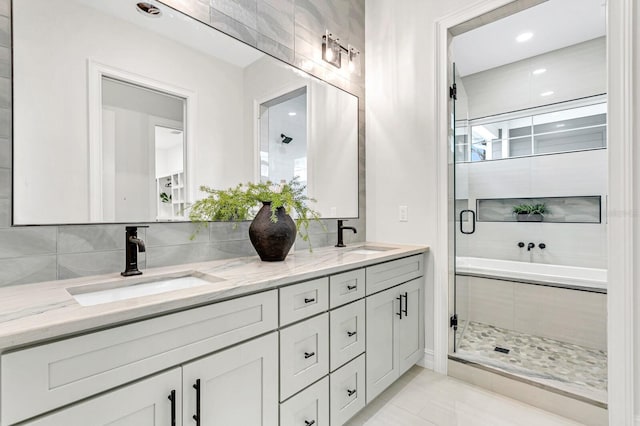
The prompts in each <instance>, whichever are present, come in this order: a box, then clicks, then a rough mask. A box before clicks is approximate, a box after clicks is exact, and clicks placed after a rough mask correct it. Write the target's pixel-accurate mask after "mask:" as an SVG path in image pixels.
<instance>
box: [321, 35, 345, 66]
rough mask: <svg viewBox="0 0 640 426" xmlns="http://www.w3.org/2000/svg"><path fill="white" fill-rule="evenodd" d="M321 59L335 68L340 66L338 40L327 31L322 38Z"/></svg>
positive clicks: (340, 52) (340, 53) (340, 51)
mask: <svg viewBox="0 0 640 426" xmlns="http://www.w3.org/2000/svg"><path fill="white" fill-rule="evenodd" d="M322 59H324V60H325V61H326V62H329V63H330V64H331V65H333V66H334V67H336V68H340V67H341V66H342V46H340V39H338V37H336V36H334V35H333V34H331V33H330V32H329V30H327V31H326V32H325V34H324V35H323V36H322Z"/></svg>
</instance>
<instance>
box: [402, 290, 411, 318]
mask: <svg viewBox="0 0 640 426" xmlns="http://www.w3.org/2000/svg"><path fill="white" fill-rule="evenodd" d="M400 297H404V309H403V310H402V313H403V314H404V316H405V317H408V316H409V314H408V313H407V310H408V306H409V293H407V292H406V291H405V292H404V294H401V295H400ZM400 304H401V305H402V303H400Z"/></svg>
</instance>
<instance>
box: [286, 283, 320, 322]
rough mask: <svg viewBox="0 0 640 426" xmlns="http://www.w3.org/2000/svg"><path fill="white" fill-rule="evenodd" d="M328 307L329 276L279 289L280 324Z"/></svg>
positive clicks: (317, 312)
mask: <svg viewBox="0 0 640 426" xmlns="http://www.w3.org/2000/svg"><path fill="white" fill-rule="evenodd" d="M328 308H329V278H327V277H325V278H319V279H317V280H311V281H307V282H303V283H299V284H294V285H290V286H288V287H282V288H281V289H280V325H281V326H283V325H287V324H291V323H292V322H296V321H300V320H302V319H305V318H308V317H310V316H312V315H315V314H319V313H320V312H324V311H326V310H327V309H328Z"/></svg>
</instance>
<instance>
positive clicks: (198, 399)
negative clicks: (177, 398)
mask: <svg viewBox="0 0 640 426" xmlns="http://www.w3.org/2000/svg"><path fill="white" fill-rule="evenodd" d="M193 388H194V389H195V390H196V414H194V415H193V420H195V421H196V425H197V426H200V420H201V419H200V379H198V380H196V384H195V385H193Z"/></svg>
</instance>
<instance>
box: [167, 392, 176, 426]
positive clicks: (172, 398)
mask: <svg viewBox="0 0 640 426" xmlns="http://www.w3.org/2000/svg"><path fill="white" fill-rule="evenodd" d="M169 401H171V426H176V391H175V390H172V391H171V393H170V394H169Z"/></svg>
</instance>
